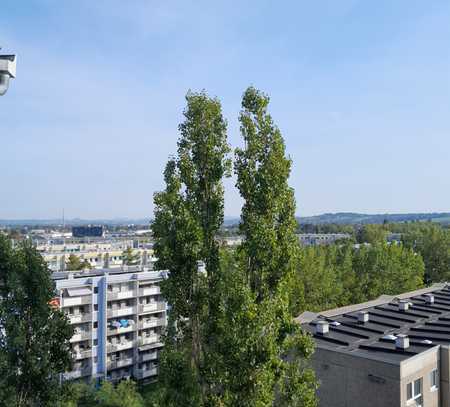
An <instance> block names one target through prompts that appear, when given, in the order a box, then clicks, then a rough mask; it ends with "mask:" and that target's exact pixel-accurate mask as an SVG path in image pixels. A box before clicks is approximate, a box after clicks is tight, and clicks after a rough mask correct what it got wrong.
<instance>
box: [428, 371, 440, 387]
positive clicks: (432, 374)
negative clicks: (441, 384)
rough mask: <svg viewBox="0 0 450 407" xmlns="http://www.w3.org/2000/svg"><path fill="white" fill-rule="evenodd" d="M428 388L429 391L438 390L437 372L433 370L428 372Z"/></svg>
mask: <svg viewBox="0 0 450 407" xmlns="http://www.w3.org/2000/svg"><path fill="white" fill-rule="evenodd" d="M430 388H431V390H436V389H437V388H438V371H437V369H433V370H432V371H431V372H430Z"/></svg>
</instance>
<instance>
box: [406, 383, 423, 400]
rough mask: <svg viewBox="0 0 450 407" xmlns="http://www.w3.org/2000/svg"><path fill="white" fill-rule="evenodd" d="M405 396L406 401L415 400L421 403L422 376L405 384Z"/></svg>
mask: <svg viewBox="0 0 450 407" xmlns="http://www.w3.org/2000/svg"><path fill="white" fill-rule="evenodd" d="M406 398H407V400H408V401H411V400H415V401H416V402H417V403H421V400H422V378H420V379H417V380H414V382H410V383H408V384H407V385H406Z"/></svg>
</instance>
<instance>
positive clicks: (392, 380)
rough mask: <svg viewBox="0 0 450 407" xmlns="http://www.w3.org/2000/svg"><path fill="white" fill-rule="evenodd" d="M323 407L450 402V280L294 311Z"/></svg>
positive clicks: (449, 405)
mask: <svg viewBox="0 0 450 407" xmlns="http://www.w3.org/2000/svg"><path fill="white" fill-rule="evenodd" d="M297 320H298V322H299V323H301V324H302V327H303V329H304V330H305V331H308V332H310V334H311V335H312V336H313V338H314V341H315V343H316V351H315V354H314V356H313V360H312V364H313V367H314V370H315V371H316V375H317V378H318V380H319V385H320V387H319V390H318V397H319V405H320V406H321V407H353V406H358V407H391V406H392V407H398V406H401V407H404V406H405V407H406V406H407V407H418V406H423V407H450V373H449V372H450V286H447V285H446V284H436V285H434V286H432V287H429V288H426V289H422V290H417V291H414V292H410V293H406V294H402V295H398V296H395V297H394V296H387V295H383V296H381V297H379V298H378V299H376V300H374V301H369V302H366V303H363V304H357V305H352V306H348V307H343V308H338V309H334V310H329V311H325V312H321V313H312V312H304V313H303V314H302V315H300V316H299V317H298V318H297Z"/></svg>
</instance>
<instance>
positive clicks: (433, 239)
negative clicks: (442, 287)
mask: <svg viewBox="0 0 450 407" xmlns="http://www.w3.org/2000/svg"><path fill="white" fill-rule="evenodd" d="M402 240H403V243H404V244H405V245H406V246H408V247H410V248H412V249H413V250H415V251H416V252H417V253H420V255H421V256H422V257H423V260H424V262H425V283H426V284H430V283H433V282H440V281H448V280H450V229H444V228H442V227H440V226H438V225H435V224H432V223H423V224H421V223H416V224H413V225H409V227H408V229H407V230H406V231H405V233H403V235H402Z"/></svg>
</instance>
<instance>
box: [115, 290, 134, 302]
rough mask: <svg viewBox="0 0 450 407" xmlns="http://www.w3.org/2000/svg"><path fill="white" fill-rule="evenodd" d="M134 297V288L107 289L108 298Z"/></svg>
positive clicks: (122, 298)
mask: <svg viewBox="0 0 450 407" xmlns="http://www.w3.org/2000/svg"><path fill="white" fill-rule="evenodd" d="M133 297H136V290H127V291H108V300H124V299H127V298H133Z"/></svg>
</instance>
